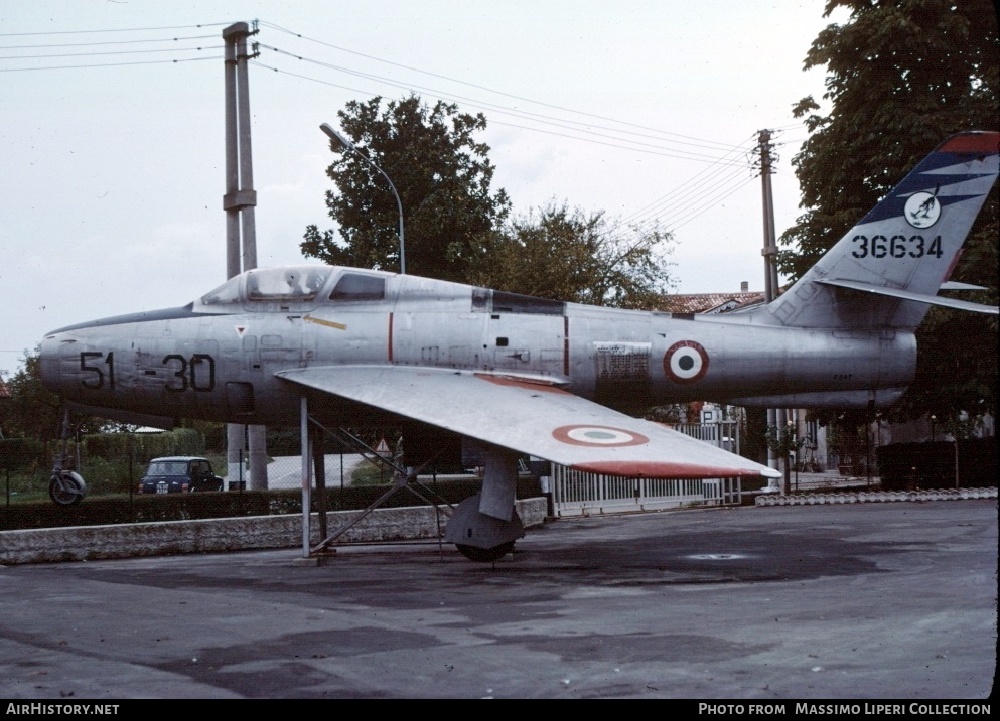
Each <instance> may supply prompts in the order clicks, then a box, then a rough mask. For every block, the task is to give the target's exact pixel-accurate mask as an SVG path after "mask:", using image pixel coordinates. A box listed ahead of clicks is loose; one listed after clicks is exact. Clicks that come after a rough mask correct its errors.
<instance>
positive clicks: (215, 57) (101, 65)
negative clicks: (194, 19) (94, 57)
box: [0, 55, 223, 73]
mask: <svg viewBox="0 0 1000 721" xmlns="http://www.w3.org/2000/svg"><path fill="white" fill-rule="evenodd" d="M222 59H223V56H222V55H211V56H205V57H201V58H174V59H164V60H133V61H122V62H117V63H79V64H76V65H40V66H38V67H33V68H0V73H22V72H31V71H34V70H67V69H76V68H108V67H115V66H120V65H156V64H162V63H185V62H191V61H195V60H222Z"/></svg>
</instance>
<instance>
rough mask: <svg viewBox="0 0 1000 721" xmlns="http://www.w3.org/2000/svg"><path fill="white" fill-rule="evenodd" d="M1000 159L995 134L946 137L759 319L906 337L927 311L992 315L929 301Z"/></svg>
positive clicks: (999, 135) (955, 302) (936, 298)
mask: <svg viewBox="0 0 1000 721" xmlns="http://www.w3.org/2000/svg"><path fill="white" fill-rule="evenodd" d="M998 153H1000V133H995V132H966V133H958V134H957V135H953V136H951V137H950V138H948V139H947V140H946V141H944V142H943V143H942V144H941V145H939V146H938V147H937V149H935V150H934V152H932V153H931V154H930V155H928V156H927V157H926V158H924V159H923V160H922V161H921V162H920V164H919V165H917V167H916V168H914V169H913V170H912V171H910V173H909V174H908V175H907V176H906V177H905V178H903V180H902V182H900V183H899V185H897V186H896V187H895V188H893V189H892V191H891V192H890V193H889V194H888V195H886V196H885V197H884V198H883V199H882V200H881V201H879V203H878V205H876V206H875V207H874V208H873V209H872V211H871V212H870V213H868V215H866V216H865V217H864V219H863V220H862V221H861V222H860V223H858V224H857V225H856V226H854V228H852V229H851V231H850V232H849V233H847V235H845V236H844V237H843V238H841V239H840V241H838V242H837V244H836V245H834V246H833V247H832V248H831V249H830V250H829V251H827V253H826V255H824V256H823V257H822V258H821V259H820V261H819V262H818V263H817V264H816V265H815V266H813V267H812V268H811V269H810V270H809V271H808V272H807V273H806V274H805V275H803V276H802V278H801V279H799V281H798V282H796V283H795V284H794V285H793V286H792V287H791V288H790V289H788V290H787V291H786V292H785V293H784V294H782V295H781V296H779V297H778V298H777V299H775V300H774V301H773V302H772V303H769V304H768V305H767V306H765V307H764V308H762V309H761V311H762V312H766V313H768V314H770V316H771V317H772V319H773V321H776V322H778V323H780V324H781V325H791V326H810V327H819V328H823V327H825V328H831V327H833V328H837V327H851V328H869V329H870V328H894V329H898V330H908V331H911V332H912V331H914V330H916V327H917V326H918V325H920V322H921V321H922V320H923V318H924V315H925V314H926V312H927V309H928V308H929V304H939V305H951V306H954V307H965V308H967V309H969V310H981V311H983V310H985V311H986V312H994V313H995V312H997V309H996V308H991V307H989V306H977V305H976V304H974V303H964V302H963V301H958V300H952V299H949V298H943V297H940V296H938V295H937V292H938V290H939V289H940V287H941V284H942V283H944V282H945V281H946V280H948V276H949V275H950V274H951V271H952V268H953V267H954V265H955V263H956V262H957V260H958V256H959V253H960V251H961V248H962V244H963V243H964V242H965V238H966V236H968V234H969V230H970V228H972V224H973V222H974V221H975V220H976V216H977V215H979V210H980V208H982V205H983V202H984V201H985V200H986V195H987V194H988V193H989V192H990V188H992V187H993V183H994V181H995V180H996V178H997V172H998ZM859 291H860V292H859Z"/></svg>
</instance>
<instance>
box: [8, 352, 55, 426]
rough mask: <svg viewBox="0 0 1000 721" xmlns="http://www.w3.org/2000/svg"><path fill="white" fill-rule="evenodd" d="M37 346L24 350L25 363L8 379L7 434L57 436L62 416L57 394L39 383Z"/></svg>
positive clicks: (39, 364)
mask: <svg viewBox="0 0 1000 721" xmlns="http://www.w3.org/2000/svg"><path fill="white" fill-rule="evenodd" d="M40 352H41V351H40V349H39V348H37V347H36V348H35V351H34V353H33V354H32V353H28V352H27V351H25V353H24V363H23V365H22V367H21V368H19V369H18V370H17V372H16V373H14V375H12V376H11V377H10V378H9V379H8V380H7V390H9V391H10V398H8V399H7V400H6V401H5V406H6V409H5V411H4V418H3V433H4V435H5V436H7V437H21V438H38V439H40V440H43V441H44V440H49V439H51V438H55V437H58V435H59V430H60V423H61V421H62V416H61V414H60V409H61V405H60V402H59V397H58V396H56V395H55V394H54V393H51V392H49V391H48V390H47V389H46V388H45V386H43V385H42V376H41V361H40V358H39V355H40Z"/></svg>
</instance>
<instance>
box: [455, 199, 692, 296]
mask: <svg viewBox="0 0 1000 721" xmlns="http://www.w3.org/2000/svg"><path fill="white" fill-rule="evenodd" d="M670 241H671V236H670V234H668V233H662V232H660V231H659V230H657V229H654V230H652V231H644V232H639V231H636V230H632V229H625V228H617V227H611V226H609V224H608V222H607V221H606V220H605V218H604V216H603V214H602V213H594V214H592V215H590V216H587V215H585V214H584V213H583V211H582V210H580V209H576V210H574V211H572V212H571V211H570V210H569V209H568V208H567V206H566V204H562V205H556V204H550V205H548V206H547V207H544V208H542V209H540V210H538V211H537V212H535V211H532V212H531V213H529V214H528V215H527V216H523V217H517V218H514V219H512V220H511V221H509V222H508V223H506V224H505V225H504V227H503V228H502V229H500V230H499V231H498V232H496V233H493V234H492V235H491V236H490V237H489V239H488V242H487V244H486V254H485V256H484V259H483V261H482V262H480V263H478V264H476V265H475V267H474V269H473V272H472V274H471V276H470V282H472V283H475V284H477V285H482V286H486V287H489V288H497V289H499V290H505V291H510V292H513V293H523V294H525V295H532V296H537V297H541V298H552V299H555V300H567V301H573V302H577V303H589V304H592V305H606V306H617V307H622V308H649V307H652V306H653V305H655V304H656V303H657V301H659V300H660V296H661V295H662V294H663V293H664V292H666V290H667V288H669V287H670V286H672V285H673V280H672V279H671V278H670V275H669V272H668V265H669V264H668V263H666V262H665V260H664V257H663V256H664V255H665V254H667V253H669V252H670V248H667V247H666V246H667V245H668V244H669V242H670Z"/></svg>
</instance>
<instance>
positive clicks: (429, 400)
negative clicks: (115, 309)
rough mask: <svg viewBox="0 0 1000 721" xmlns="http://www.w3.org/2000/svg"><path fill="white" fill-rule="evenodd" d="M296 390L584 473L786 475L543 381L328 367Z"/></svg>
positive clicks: (303, 371) (299, 372)
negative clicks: (326, 395) (321, 394)
mask: <svg viewBox="0 0 1000 721" xmlns="http://www.w3.org/2000/svg"><path fill="white" fill-rule="evenodd" d="M277 376H278V377H279V378H282V379H284V380H286V381H289V382H291V383H295V384H298V385H301V386H304V387H307V388H311V389H314V390H318V391H322V392H324V393H329V394H331V395H335V396H339V397H341V398H346V399H348V400H351V401H355V402H358V403H363V404H365V405H369V406H374V407H377V408H380V409H383V410H386V411H389V412H391V413H395V414H397V415H400V416H405V417H407V418H411V419H414V420H417V421H421V422H423V423H427V424H430V425H433V426H437V427H439V428H443V429H446V430H450V431H454V432H456V433H459V434H462V435H465V436H469V437H470V438H475V439H476V440H479V441H483V442H486V443H492V444H494V445H497V446H503V447H505V448H510V449H513V450H515V451H518V452H521V453H527V454H529V455H533V456H538V457H539V458H544V459H546V460H549V461H552V462H554V463H558V464H560V465H565V466H569V467H571V468H577V469H580V470H585V471H592V472H596V473H606V474H609V475H619V476H632V477H638V476H643V477H652V478H718V477H730V476H759V475H763V476H769V477H776V476H778V475H780V473H779V471H777V470H775V469H772V468H769V467H767V466H765V465H762V464H759V463H755V462H754V461H751V460H749V459H747V458H743V457H742V456H738V455H736V454H734V453H729V452H728V451H725V450H723V449H721V448H717V447H715V446H712V445H710V444H708V443H705V442H703V441H699V440H697V439H695V438H691V437H690V436H686V435H684V434H683V433H679V432H677V431H673V430H671V429H669V428H667V427H666V426H663V425H660V424H658V423H653V422H651V421H645V420H641V419H637V418H632V417H630V416H627V415H625V414H623V413H618V412H617V411H613V410H611V409H609V408H606V407H604V406H601V405H599V404H597V403H593V402H591V401H588V400H586V399H584V398H581V397H579V396H576V395H573V394H572V393H569V392H567V391H565V390H562V389H561V388H558V387H557V386H556V385H554V384H553V383H552V382H551V381H550V380H549V379H545V378H537V379H531V378H525V377H512V376H505V375H497V374H490V373H477V372H472V371H457V370H452V369H446V368H416V367H410V366H335V367H333V366H330V367H317V368H300V369H293V370H287V371H282V372H280V373H278V374H277Z"/></svg>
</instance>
